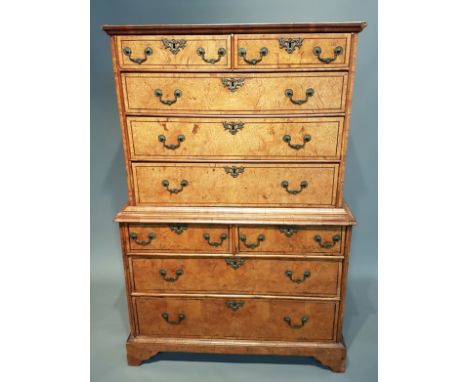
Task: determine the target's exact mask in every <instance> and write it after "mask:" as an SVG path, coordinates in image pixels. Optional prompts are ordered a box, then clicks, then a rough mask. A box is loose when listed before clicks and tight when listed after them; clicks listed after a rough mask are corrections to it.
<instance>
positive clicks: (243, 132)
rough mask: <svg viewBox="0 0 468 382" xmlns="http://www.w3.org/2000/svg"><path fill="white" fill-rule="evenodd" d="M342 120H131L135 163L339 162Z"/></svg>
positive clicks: (128, 126)
mask: <svg viewBox="0 0 468 382" xmlns="http://www.w3.org/2000/svg"><path fill="white" fill-rule="evenodd" d="M343 123H344V118H342V117H326V118H234V119H233V118H231V119H229V118H193V117H187V118H174V117H129V118H127V129H128V138H129V142H130V144H129V147H130V157H131V159H132V160H160V159H172V160H176V159H178V160H184V159H186V160H193V159H205V160H213V159H224V160H227V159H262V158H265V159H286V160H304V159H309V160H339V159H340V158H341V149H342V135H343Z"/></svg>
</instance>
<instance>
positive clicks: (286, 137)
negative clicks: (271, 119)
mask: <svg viewBox="0 0 468 382" xmlns="http://www.w3.org/2000/svg"><path fill="white" fill-rule="evenodd" d="M311 140H312V137H311V136H310V135H309V134H305V135H304V137H303V138H302V141H303V142H304V143H303V144H302V145H301V144H300V143H296V144H291V136H290V135H284V136H283V141H284V142H286V143H287V144H288V146H289V147H291V148H292V149H294V150H299V149H302V148H304V146H305V145H306V143H307V142H310V141H311Z"/></svg>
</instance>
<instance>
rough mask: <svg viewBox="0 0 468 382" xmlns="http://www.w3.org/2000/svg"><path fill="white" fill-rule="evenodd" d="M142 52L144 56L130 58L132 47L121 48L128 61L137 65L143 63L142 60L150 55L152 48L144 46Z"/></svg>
mask: <svg viewBox="0 0 468 382" xmlns="http://www.w3.org/2000/svg"><path fill="white" fill-rule="evenodd" d="M143 53H144V54H145V57H144V58H132V49H131V48H129V47H126V48H123V54H125V55H126V56H127V57H128V59H129V60H130V61H132V62H134V63H135V64H138V65H141V64H143V62H145V61H146V60H147V59H148V56H151V55H152V54H153V49H151V48H150V47H147V48H145V50H144V51H143Z"/></svg>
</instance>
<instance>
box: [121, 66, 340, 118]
mask: <svg viewBox="0 0 468 382" xmlns="http://www.w3.org/2000/svg"><path fill="white" fill-rule="evenodd" d="M231 78H235V79H236V80H235V82H236V83H237V85H236V86H235V87H237V89H235V90H230V89H229V87H231V85H230V83H229V84H228V85H226V84H225V83H226V81H230V80H229V79H231ZM223 81H224V82H223ZM122 86H123V89H124V102H125V109H126V111H127V113H130V114H158V115H161V114H193V113H195V114H223V113H230V114H246V113H257V114H284V113H296V114H297V113H299V114H301V113H340V112H344V111H345V104H346V89H347V86H348V74H347V73H346V72H334V73H283V74H280V73H261V74H260V73H258V74H254V73H242V74H241V73H225V74H220V73H217V74H216V73H204V74H187V73H176V74H174V73H170V74H169V73H168V74H165V73H152V74H147V73H123V74H122ZM157 89H160V91H161V94H162V95H161V96H157V95H156V94H155V92H156V91H157ZM287 89H291V90H292V92H293V95H292V97H288V96H286V95H285V91H286V90H287ZM307 89H312V90H313V95H311V96H310V97H307V96H306V92H307ZM176 90H179V91H180V96H179V97H177V96H176ZM291 99H292V100H294V101H301V100H307V101H306V102H304V103H302V104H300V105H299V104H295V103H293V102H291ZM161 101H163V102H167V101H169V102H172V101H175V102H173V103H172V104H170V105H169V104H165V103H163V102H161Z"/></svg>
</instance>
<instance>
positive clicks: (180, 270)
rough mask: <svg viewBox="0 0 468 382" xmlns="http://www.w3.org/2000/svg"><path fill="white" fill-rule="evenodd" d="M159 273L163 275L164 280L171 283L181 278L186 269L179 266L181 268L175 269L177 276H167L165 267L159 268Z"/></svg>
mask: <svg viewBox="0 0 468 382" xmlns="http://www.w3.org/2000/svg"><path fill="white" fill-rule="evenodd" d="M159 274H160V275H161V276H162V278H163V279H164V281H167V282H169V283H172V282H174V281H177V280H178V279H179V277H180V276H182V275H183V274H184V270H183V269H182V268H179V269H176V271H175V276H173V277H171V276H168V277H166V275H167V271H166V270H165V269H164V268H161V269H160V270H159Z"/></svg>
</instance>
